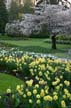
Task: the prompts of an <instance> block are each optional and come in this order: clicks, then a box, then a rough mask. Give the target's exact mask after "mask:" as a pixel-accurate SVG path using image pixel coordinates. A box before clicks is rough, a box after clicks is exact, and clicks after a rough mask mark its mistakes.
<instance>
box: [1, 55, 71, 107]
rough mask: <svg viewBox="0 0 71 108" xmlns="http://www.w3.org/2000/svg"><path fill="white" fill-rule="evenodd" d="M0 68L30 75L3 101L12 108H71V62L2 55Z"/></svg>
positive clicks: (7, 94) (2, 97) (38, 57)
mask: <svg viewBox="0 0 71 108" xmlns="http://www.w3.org/2000/svg"><path fill="white" fill-rule="evenodd" d="M0 68H4V69H5V70H7V71H8V72H10V73H19V74H20V73H21V74H22V76H27V78H28V80H27V79H25V86H24V87H23V85H17V87H16V91H15V92H14V93H13V92H12V90H11V89H10V88H8V89H7V90H6V95H2V96H1V97H0V102H1V103H4V105H5V106H6V107H10V108H71V61H67V60H61V59H53V58H49V57H46V56H45V57H40V56H33V55H31V54H29V55H28V54H27V55H26V54H24V55H23V54H22V55H21V56H15V55H14V56H13V55H4V56H0Z"/></svg>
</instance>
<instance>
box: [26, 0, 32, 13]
mask: <svg viewBox="0 0 71 108" xmlns="http://www.w3.org/2000/svg"><path fill="white" fill-rule="evenodd" d="M32 7H33V3H32V2H31V0H25V1H24V13H33V12H34V10H33V8H32Z"/></svg>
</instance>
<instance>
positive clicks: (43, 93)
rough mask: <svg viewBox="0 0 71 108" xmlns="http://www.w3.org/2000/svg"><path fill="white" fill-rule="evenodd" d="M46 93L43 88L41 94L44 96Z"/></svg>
mask: <svg viewBox="0 0 71 108" xmlns="http://www.w3.org/2000/svg"><path fill="white" fill-rule="evenodd" d="M44 95H45V92H44V90H43V89H41V92H40V96H41V97H43V96H44Z"/></svg>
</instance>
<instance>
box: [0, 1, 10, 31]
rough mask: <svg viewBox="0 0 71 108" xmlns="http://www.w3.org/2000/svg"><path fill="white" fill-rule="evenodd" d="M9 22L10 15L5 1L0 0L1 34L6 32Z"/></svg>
mask: <svg viewBox="0 0 71 108" xmlns="http://www.w3.org/2000/svg"><path fill="white" fill-rule="evenodd" d="M7 22H8V13H7V10H6V6H5V0H0V33H4V32H5V25H6V23H7Z"/></svg>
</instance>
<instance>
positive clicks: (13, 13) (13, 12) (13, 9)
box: [9, 0, 18, 21]
mask: <svg viewBox="0 0 71 108" xmlns="http://www.w3.org/2000/svg"><path fill="white" fill-rule="evenodd" d="M16 19H18V5H17V3H16V2H15V1H14V0H12V2H11V6H10V8H9V21H12V20H16Z"/></svg>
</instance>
